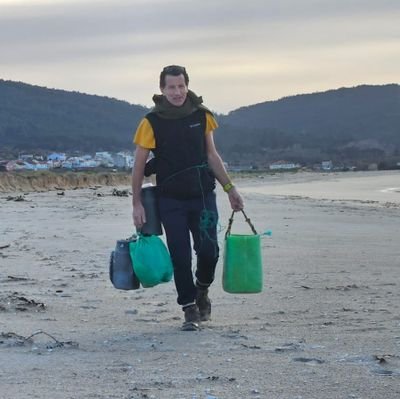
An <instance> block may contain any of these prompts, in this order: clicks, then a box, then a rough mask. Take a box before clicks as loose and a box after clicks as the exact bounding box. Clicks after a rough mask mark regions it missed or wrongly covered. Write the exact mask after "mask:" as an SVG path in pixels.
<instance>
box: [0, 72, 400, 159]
mask: <svg viewBox="0 0 400 399" xmlns="http://www.w3.org/2000/svg"><path fill="white" fill-rule="evenodd" d="M0 104H1V106H0V144H1V146H0V147H1V148H0V152H2V153H6V154H7V153H15V152H17V151H18V152H19V151H49V150H52V151H57V150H58V151H61V150H62V151H74V150H76V151H100V150H109V151H116V150H132V149H133V144H132V136H133V133H134V131H135V128H136V126H137V124H138V123H139V121H140V119H141V118H142V117H143V116H144V115H145V114H146V113H147V112H148V110H149V108H147V107H145V106H142V105H137V104H130V103H129V102H127V101H124V100H118V99H116V98H113V97H107V96H99V95H96V94H86V93H81V92H77V91H67V90H63V89H50V88H47V87H43V86H37V85H31V84H27V83H24V82H15V81H10V80H3V79H0ZM217 119H218V122H219V124H220V128H219V129H218V132H217V134H216V135H215V138H216V143H217V146H218V148H219V149H220V151H221V153H222V154H223V156H224V158H226V160H227V161H229V162H233V163H249V162H253V163H255V164H257V165H261V166H262V164H263V163H267V162H271V161H274V160H277V159H287V158H290V159H291V160H293V161H297V162H302V163H312V162H316V161H318V160H320V159H324V158H332V159H334V160H336V161H337V162H345V161H350V160H363V161H365V162H380V161H382V160H386V159H388V158H390V159H394V158H393V157H397V156H398V154H399V153H400V86H399V85H398V84H396V83H388V84H384V85H370V84H363V85H359V86H355V87H342V88H339V89H330V90H327V91H320V92H314V93H306V94H296V95H293V96H285V97H282V98H280V99H278V100H269V101H265V102H261V103H256V104H253V105H247V106H243V107H239V108H237V109H235V110H232V111H230V112H229V113H227V114H217Z"/></svg>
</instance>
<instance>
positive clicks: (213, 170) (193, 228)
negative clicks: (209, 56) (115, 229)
mask: <svg viewBox="0 0 400 399" xmlns="http://www.w3.org/2000/svg"><path fill="white" fill-rule="evenodd" d="M188 84H189V76H188V74H187V72H186V70H185V68H184V67H181V66H177V65H170V66H167V67H165V68H164V69H163V70H162V72H161V74H160V90H161V93H162V94H161V95H154V96H153V101H154V103H155V107H154V108H153V109H152V110H151V111H150V112H149V113H148V114H147V115H146V116H145V117H144V118H143V119H142V121H141V122H140V124H139V126H138V128H137V130H136V134H135V137H134V143H135V144H136V152H135V164H134V168H133V172H132V192H133V220H134V224H135V226H136V227H137V228H138V229H140V228H141V227H142V226H143V224H144V223H145V222H146V215H145V210H144V208H143V204H142V202H141V195H140V194H141V187H142V183H143V178H144V175H145V172H146V175H148V174H149V173H151V172H150V171H148V170H147V169H149V168H150V165H151V169H152V172H155V173H156V181H157V195H158V207H159V211H160V217H161V222H162V224H163V226H164V230H165V233H166V237H167V244H168V249H169V252H170V254H171V259H172V263H173V266H174V280H175V285H176V289H177V293H178V298H177V302H178V304H179V305H180V306H181V307H182V310H183V311H184V315H185V316H184V317H185V321H184V323H183V326H182V329H183V330H186V331H191V330H197V329H198V328H199V322H200V321H207V320H209V319H210V316H211V301H210V299H209V297H208V288H209V286H210V285H211V283H212V282H213V280H214V273H215V267H216V264H217V261H218V254H219V248H218V242H217V221H218V212H217V206H216V196H215V192H214V189H215V179H217V181H218V182H219V183H220V184H221V185H222V187H223V189H224V191H225V192H226V193H227V194H228V197H229V201H230V204H231V207H232V209H233V210H235V211H239V210H241V209H243V200H242V198H241V196H240V194H239V193H238V192H237V190H236V187H235V186H234V185H233V184H232V182H231V180H230V178H229V176H228V174H227V172H226V169H225V167H224V165H223V162H222V159H221V157H220V155H219V154H218V152H217V150H216V148H215V145H214V139H213V130H214V129H215V128H217V127H218V124H217V122H216V120H215V119H214V116H213V114H212V113H211V111H209V110H208V109H207V108H206V107H205V106H204V105H203V104H202V98H201V97H198V96H196V94H195V93H193V92H192V91H190V90H189V89H188ZM150 151H152V152H153V154H154V156H155V157H154V159H153V160H152V161H151V163H148V164H147V165H146V161H147V159H148V156H149V153H150ZM145 169H146V171H145ZM190 233H191V234H192V238H193V243H194V250H195V252H196V255H197V269H196V272H195V282H194V281H193V274H192V250H191V242H190Z"/></svg>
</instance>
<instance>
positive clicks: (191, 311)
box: [181, 305, 200, 331]
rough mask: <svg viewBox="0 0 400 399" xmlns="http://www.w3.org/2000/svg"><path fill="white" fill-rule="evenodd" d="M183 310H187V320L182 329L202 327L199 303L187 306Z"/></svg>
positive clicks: (193, 329)
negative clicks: (200, 324)
mask: <svg viewBox="0 0 400 399" xmlns="http://www.w3.org/2000/svg"><path fill="white" fill-rule="evenodd" d="M183 311H184V312H185V321H184V322H183V325H182V327H181V330H182V331H197V330H199V329H200V326H199V321H200V314H199V309H198V307H197V305H189V306H186V307H185V308H184V309H183Z"/></svg>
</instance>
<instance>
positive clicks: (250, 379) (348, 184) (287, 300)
mask: <svg viewBox="0 0 400 399" xmlns="http://www.w3.org/2000/svg"><path fill="white" fill-rule="evenodd" d="M236 183H237V186H238V188H239V190H240V191H241V192H242V193H243V196H244V199H245V210H246V211H247V214H248V216H249V217H250V218H251V220H252V222H253V224H254V225H255V227H256V229H257V230H258V231H259V232H264V231H267V230H271V231H272V236H271V237H269V236H265V237H263V238H262V254H263V264H264V290H263V292H262V293H261V294H252V295H233V294H228V293H226V292H224V291H223V289H222V284H221V281H222V277H221V276H222V256H221V259H220V261H219V264H218V271H217V275H216V281H215V283H214V285H213V286H212V288H211V293H210V296H211V299H212V302H213V314H212V320H211V321H210V322H207V323H203V324H202V329H201V330H200V331H197V332H183V331H180V330H179V327H180V326H181V323H182V311H181V310H180V308H179V307H178V306H177V304H176V294H175V288H174V284H173V282H170V283H166V284H162V285H159V286H157V287H153V288H146V289H143V288H141V289H139V290H135V291H121V290H116V289H115V288H114V287H113V286H112V284H111V282H110V281H109V275H108V273H109V272H108V261H109V256H110V252H111V250H112V249H113V247H114V246H115V241H116V240H117V239H122V238H126V237H128V236H130V235H131V234H132V233H133V226H132V222H131V199H130V198H129V197H123V196H122V197H118V196H113V195H112V190H113V188H114V187H112V186H96V187H90V188H82V189H77V190H66V191H65V192H64V195H60V191H48V192H30V193H24V192H22V191H21V192H12V193H11V194H10V193H0V288H1V290H0V398H1V399H26V398H41V399H61V398H62V399H65V398H68V399H80V398H104V399H108V398H119V399H121V398H123V399H136V398H152V399H242V398H254V399H257V398H258V399H261V398H263V399H264V398H266V399H275V398H276V399H278V398H279V399H309V398H315V399H317V398H318V399H320V398H328V399H330V398H332V399H336V398H340V399H342V398H343V399H347V398H349V399H350V398H355V399H365V398H385V399H391V398H393V399H395V398H399V397H400V289H399V286H400V280H399V274H400V240H399V237H400V171H390V172H389V171H388V172H347V173H326V174H322V173H296V174H290V173H284V174H275V175H268V176H254V177H251V178H242V179H237V180H236ZM116 188H118V189H129V188H128V187H127V186H118V187H116ZM18 196H21V198H22V200H16V199H17V197H18ZM218 204H219V210H220V234H219V241H220V246H221V249H222V247H223V240H224V233H225V229H226V226H227V222H228V217H229V216H230V208H229V204H228V200H227V197H226V195H225V194H224V193H223V192H222V191H221V190H220V189H218ZM233 232H242V233H249V234H250V229H249V228H248V226H247V225H246V224H245V223H244V221H243V220H242V218H241V215H237V217H236V218H235V222H234V224H233ZM221 253H222V251H221Z"/></svg>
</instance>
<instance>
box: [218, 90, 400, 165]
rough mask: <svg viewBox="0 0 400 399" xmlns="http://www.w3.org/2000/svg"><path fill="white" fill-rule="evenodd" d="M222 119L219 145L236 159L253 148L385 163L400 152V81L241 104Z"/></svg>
mask: <svg viewBox="0 0 400 399" xmlns="http://www.w3.org/2000/svg"><path fill="white" fill-rule="evenodd" d="M220 122H221V131H223V133H224V137H223V138H221V139H220V140H219V146H220V147H221V148H222V150H223V152H225V153H228V154H230V155H231V157H233V158H235V159H238V158H243V154H248V153H250V152H251V153H253V158H255V159H259V160H260V159H276V158H278V159H279V158H282V157H283V158H288V157H289V158H291V159H292V160H295V161H298V162H306V163H308V162H314V161H318V160H319V159H321V158H333V159H335V160H336V161H337V162H339V161H342V162H349V161H351V160H354V161H357V160H365V161H367V162H368V161H371V162H372V161H374V162H380V161H382V160H383V159H387V158H390V159H391V158H393V157H398V156H399V155H400V86H399V85H397V84H390V85H384V86H367V85H364V86H358V87H354V88H342V89H338V90H330V91H327V92H323V93H314V94H306V95H297V96H292V97H286V98H283V99H281V100H278V101H269V102H265V103H261V104H256V105H251V106H248V107H243V108H240V109H237V110H235V111H232V112H230V113H229V114H228V115H226V116H222V117H220ZM225 136H229V140H227V139H225Z"/></svg>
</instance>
